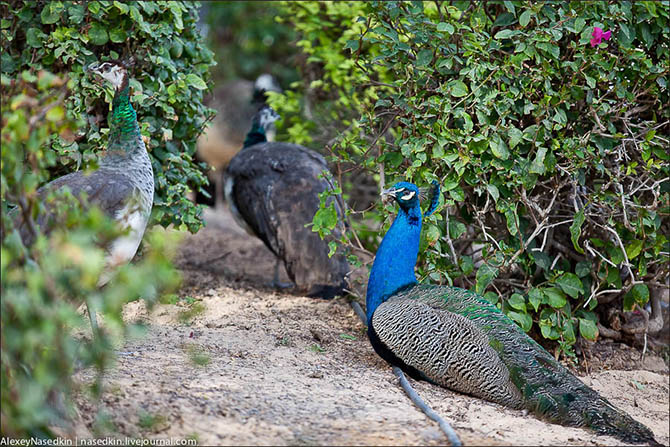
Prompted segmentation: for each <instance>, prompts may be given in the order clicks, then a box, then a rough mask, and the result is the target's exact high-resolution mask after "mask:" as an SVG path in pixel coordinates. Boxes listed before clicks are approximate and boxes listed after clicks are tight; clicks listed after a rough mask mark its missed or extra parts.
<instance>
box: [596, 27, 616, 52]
mask: <svg viewBox="0 0 670 447" xmlns="http://www.w3.org/2000/svg"><path fill="white" fill-rule="evenodd" d="M591 35H592V36H593V39H591V46H592V47H596V46H598V44H600V42H601V41H602V40H603V39H605V40H610V37H612V31H607V32H606V33H603V30H602V29H601V28H598V27H597V26H594V27H593V33H591Z"/></svg>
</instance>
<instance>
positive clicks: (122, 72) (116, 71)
mask: <svg viewBox="0 0 670 447" xmlns="http://www.w3.org/2000/svg"><path fill="white" fill-rule="evenodd" d="M133 63H134V61H133V60H132V59H130V60H127V61H120V60H110V61H105V62H100V63H97V62H94V63H92V64H91V65H89V66H88V68H87V71H88V72H89V73H91V74H93V75H96V76H98V77H99V78H100V79H105V80H107V81H109V83H111V84H112V86H113V87H114V89H115V90H119V89H120V88H122V87H123V85H124V81H126V80H127V78H128V68H129V67H130V66H132V65H133Z"/></svg>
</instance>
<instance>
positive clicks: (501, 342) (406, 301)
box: [366, 182, 657, 444]
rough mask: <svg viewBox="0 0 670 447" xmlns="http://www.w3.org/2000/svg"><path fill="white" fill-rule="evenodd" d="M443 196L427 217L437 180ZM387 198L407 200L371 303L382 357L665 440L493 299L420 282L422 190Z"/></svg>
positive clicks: (599, 425) (553, 415)
mask: <svg viewBox="0 0 670 447" xmlns="http://www.w3.org/2000/svg"><path fill="white" fill-rule="evenodd" d="M434 190H435V193H436V194H435V198H434V199H433V202H432V204H431V205H430V209H429V210H428V211H427V212H426V214H425V215H429V214H431V213H432V212H433V211H434V210H435V208H436V205H437V200H436V197H437V191H438V190H439V188H438V186H437V184H436V183H435V184H434ZM382 194H383V195H388V196H391V197H393V198H394V199H395V201H396V202H398V204H399V211H398V215H397V216H396V218H395V220H394V222H393V224H392V225H391V228H390V229H389V230H388V232H387V233H386V235H385V236H384V239H383V240H382V242H381V245H380V246H379V249H378V250H377V255H376V257H375V261H374V264H373V266H372V271H371V272H370V278H369V281H368V289H367V297H366V303H367V320H368V336H369V338H370V342H371V344H372V346H373V347H374V349H375V351H376V352H377V353H378V354H379V355H380V356H381V357H382V358H384V359H385V360H386V361H388V362H389V363H391V364H392V365H396V366H399V367H400V368H402V369H403V370H404V371H405V372H406V373H407V374H409V375H410V376H411V377H413V378H414V379H417V380H427V381H429V382H432V383H434V384H437V385H441V386H444V387H446V388H450V389H452V390H455V391H460V392H462V393H466V394H471V395H473V396H477V397H479V398H482V399H486V400H489V401H493V402H497V403H499V404H502V405H506V406H509V407H512V408H526V409H528V410H529V411H532V412H534V413H535V414H536V415H538V416H540V417H543V418H546V419H548V420H549V421H551V422H554V423H558V424H563V425H569V426H577V427H587V428H590V429H591V430H594V431H595V432H597V433H599V434H603V435H610V436H614V437H616V438H618V439H620V440H622V441H624V442H631V443H651V444H657V442H656V441H655V440H654V436H653V433H652V432H651V430H649V429H648V428H647V427H645V426H644V425H642V424H640V423H639V422H637V421H635V420H633V419H632V418H631V417H630V416H628V415H627V414H626V413H624V412H622V411H621V410H619V409H617V408H616V407H614V406H613V405H612V404H611V403H609V402H608V401H607V400H606V399H604V398H602V397H601V396H600V395H599V394H598V393H597V392H596V391H594V390H593V389H591V388H589V387H588V386H586V385H585V384H584V383H583V382H582V381H581V380H579V379H578V378H577V377H575V376H574V375H572V374H571V373H570V372H569V371H568V370H567V369H566V368H565V367H563V366H562V365H561V364H560V363H558V362H557V361H556V360H555V359H554V357H553V356H552V355H550V354H549V353H548V352H547V351H545V350H544V349H543V348H542V347H541V346H540V345H538V344H537V343H536V342H535V341H533V340H532V339H531V338H530V337H529V336H528V335H526V334H525V333H524V332H523V331H522V330H521V328H519V327H518V326H517V325H516V324H515V323H514V322H513V321H512V320H511V319H509V318H508V317H507V316H506V315H504V314H503V313H502V312H500V311H499V310H498V309H497V308H496V307H495V306H493V305H491V304H490V303H489V302H488V301H487V300H485V299H484V298H482V297H481V296H479V295H477V294H475V293H473V292H470V291H468V290H464V289H459V288H455V287H447V286H434V285H420V284H417V281H416V277H415V275H414V267H415V265H416V260H417V255H418V251H419V235H420V232H421V220H422V217H423V216H422V214H421V208H420V206H419V190H418V188H417V187H416V186H415V185H413V184H411V183H406V182H400V183H396V184H395V185H394V186H393V187H392V188H390V189H388V190H385V191H384V192H383V193H382Z"/></svg>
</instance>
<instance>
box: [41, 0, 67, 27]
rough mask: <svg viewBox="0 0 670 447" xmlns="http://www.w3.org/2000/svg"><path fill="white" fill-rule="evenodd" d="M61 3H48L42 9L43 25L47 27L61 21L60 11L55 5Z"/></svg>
mask: <svg viewBox="0 0 670 447" xmlns="http://www.w3.org/2000/svg"><path fill="white" fill-rule="evenodd" d="M57 3H60V2H49V3H47V4H46V5H45V6H44V8H42V12H41V13H40V19H41V20H42V23H43V24H45V25H51V24H54V23H56V22H58V20H59V19H60V11H58V9H57V8H56V7H55V4H57ZM60 9H63V5H62V4H61V8H60Z"/></svg>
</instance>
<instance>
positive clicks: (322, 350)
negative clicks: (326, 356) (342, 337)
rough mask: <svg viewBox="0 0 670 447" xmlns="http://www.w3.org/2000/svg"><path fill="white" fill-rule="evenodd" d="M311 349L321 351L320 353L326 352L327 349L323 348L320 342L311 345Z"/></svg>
mask: <svg viewBox="0 0 670 447" xmlns="http://www.w3.org/2000/svg"><path fill="white" fill-rule="evenodd" d="M309 350H310V351H314V352H316V353H319V354H320V353H322V352H326V349H325V348H322V347H321V345H320V344H318V343H314V344H313V345H312V346H310V347H309Z"/></svg>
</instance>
